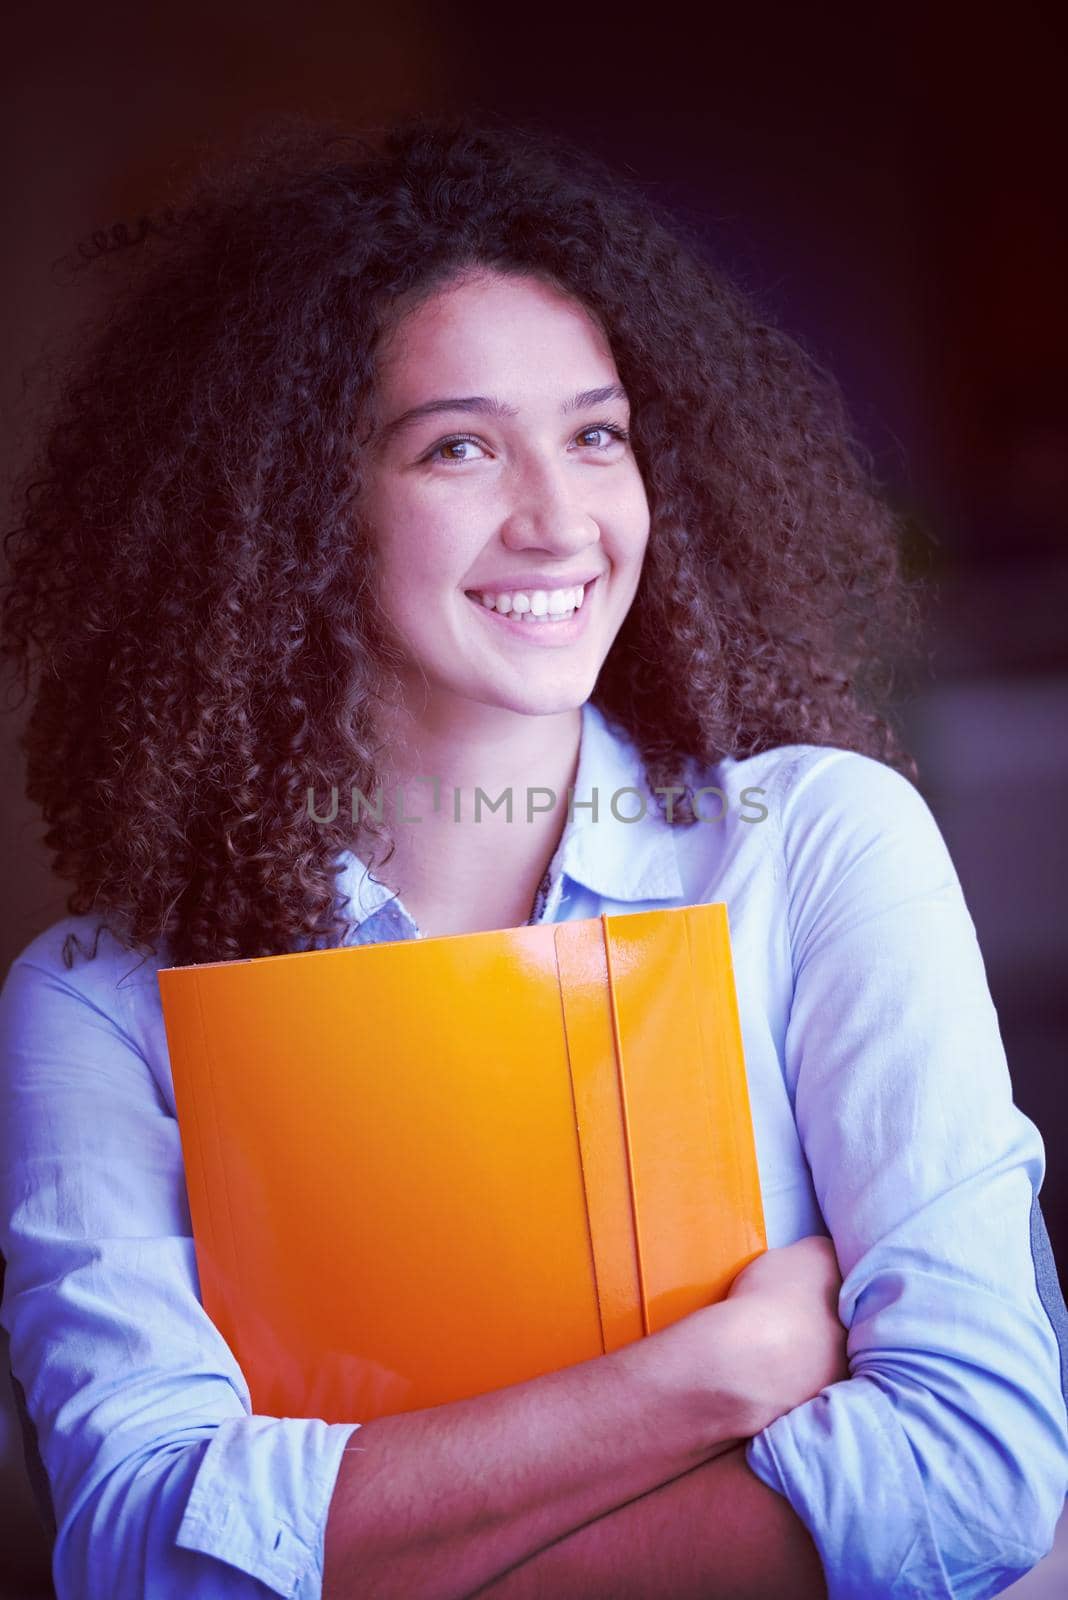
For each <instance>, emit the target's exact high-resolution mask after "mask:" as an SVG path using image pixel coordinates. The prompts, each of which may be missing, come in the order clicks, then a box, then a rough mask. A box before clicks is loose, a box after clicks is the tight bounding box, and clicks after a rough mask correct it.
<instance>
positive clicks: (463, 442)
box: [423, 434, 482, 466]
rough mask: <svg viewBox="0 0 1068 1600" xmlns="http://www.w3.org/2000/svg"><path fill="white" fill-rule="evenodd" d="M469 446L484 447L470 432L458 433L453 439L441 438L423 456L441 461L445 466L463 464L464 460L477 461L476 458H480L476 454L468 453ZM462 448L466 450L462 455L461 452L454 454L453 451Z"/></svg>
mask: <svg viewBox="0 0 1068 1600" xmlns="http://www.w3.org/2000/svg"><path fill="white" fill-rule="evenodd" d="M469 446H471V447H473V448H474V449H476V450H481V449H482V446H481V444H480V443H479V441H478V440H477V439H473V438H471V437H470V435H468V434H456V435H454V436H453V437H452V438H451V439H439V440H438V443H437V444H436V445H435V446H434V448H433V449H432V450H429V451H428V452H427V454H426V455H425V456H424V457H423V460H424V461H440V462H441V463H442V464H443V465H445V466H449V465H454V466H458V465H461V464H462V463H463V462H464V461H475V460H477V459H478V458H477V457H476V456H473V455H468V454H467V450H468V447H469ZM460 450H462V451H463V452H464V453H463V454H462V455H459V454H457V455H454V454H452V452H453V451H460Z"/></svg>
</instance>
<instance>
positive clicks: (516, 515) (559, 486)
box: [500, 462, 601, 557]
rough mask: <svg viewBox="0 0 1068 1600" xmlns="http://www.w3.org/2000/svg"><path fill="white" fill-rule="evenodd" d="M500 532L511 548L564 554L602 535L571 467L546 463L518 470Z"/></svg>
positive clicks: (579, 548) (582, 546) (574, 550)
mask: <svg viewBox="0 0 1068 1600" xmlns="http://www.w3.org/2000/svg"><path fill="white" fill-rule="evenodd" d="M500 533H501V539H502V542H503V543H504V544H505V545H506V546H507V547H508V548H509V549H511V550H545V551H547V552H549V553H551V554H553V555H559V556H564V557H566V556H569V555H573V554H575V553H576V552H577V551H580V550H584V549H586V548H587V546H589V545H591V544H596V543H597V541H598V540H599V539H600V537H601V530H600V528H599V527H598V525H597V521H596V518H595V517H593V516H592V515H591V513H590V511H589V509H588V507H587V506H586V505H584V504H583V503H582V501H581V499H580V497H579V495H578V491H577V485H576V483H575V468H574V466H572V465H571V464H570V463H561V464H560V465H555V464H553V463H548V462H542V463H536V464H531V465H529V466H528V467H527V468H526V469H525V470H524V471H522V472H521V473H517V475H516V478H515V480H514V482H513V484H512V486H511V493H510V499H509V503H508V505H507V507H506V509H505V513H504V517H503V520H502V523H501V529H500Z"/></svg>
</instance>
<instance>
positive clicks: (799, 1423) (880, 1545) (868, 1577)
mask: <svg viewBox="0 0 1068 1600" xmlns="http://www.w3.org/2000/svg"><path fill="white" fill-rule="evenodd" d="M858 1383H861V1384H863V1385H864V1388H865V1391H866V1392H865V1394H864V1396H863V1399H864V1402H865V1404H864V1406H863V1407H862V1408H861V1410H862V1413H863V1414H862V1415H860V1416H859V1417H858V1416H857V1415H856V1410H857V1408H856V1407H855V1406H851V1405H850V1404H849V1401H850V1400H855V1399H857V1398H859V1397H857V1396H856V1395H855V1394H851V1395H846V1394H845V1393H844V1392H843V1391H845V1390H847V1389H853V1388H854V1386H855V1385H856V1384H858ZM745 1458H746V1461H747V1463H748V1465H749V1467H750V1468H751V1469H752V1471H753V1472H755V1473H756V1475H757V1477H758V1478H760V1479H761V1481H762V1482H764V1483H766V1484H767V1485H768V1487H769V1488H770V1489H774V1490H775V1492H776V1493H777V1494H781V1495H782V1496H783V1498H784V1499H786V1500H788V1501H789V1502H790V1504H791V1505H792V1506H793V1508H794V1510H795V1511H796V1512H797V1515H798V1516H799V1517H800V1519H801V1521H802V1522H803V1523H804V1524H805V1527H806V1528H807V1529H808V1531H809V1533H810V1534H811V1535H812V1539H813V1541H814V1543H815V1545H816V1549H817V1551H818V1552H819V1557H820V1560H821V1561H822V1563H823V1571H824V1577H825V1579H826V1582H827V1597H828V1600H953V1596H954V1590H953V1588H952V1586H951V1584H950V1581H949V1577H948V1575H947V1573H946V1569H945V1566H944V1564H943V1562H942V1558H941V1556H940V1554H939V1551H938V1543H937V1540H936V1538H935V1534H934V1530H933V1528H932V1526H931V1521H930V1516H929V1514H928V1507H927V1494H926V1491H925V1489H924V1484H923V1480H922V1478H921V1477H920V1471H919V1468H918V1466H917V1464H916V1458H915V1456H914V1455H913V1453H912V1449H911V1446H910V1445H909V1442H908V1440H907V1438H906V1437H905V1435H904V1432H903V1431H902V1428H901V1424H900V1423H899V1421H898V1419H897V1417H896V1416H895V1415H894V1411H893V1407H892V1406H891V1404H890V1402H889V1400H888V1399H887V1397H886V1395H885V1394H884V1393H883V1392H882V1390H881V1389H880V1388H879V1387H878V1385H876V1384H874V1383H871V1382H870V1381H869V1380H867V1379H864V1378H851V1379H848V1380H846V1381H843V1382H842V1383H839V1384H834V1385H832V1386H831V1387H830V1388H829V1389H825V1390H824V1391H823V1392H822V1393H821V1394H818V1395H816V1396H815V1397H814V1398H813V1399H812V1400H808V1401H806V1402H805V1404H804V1405H801V1406H798V1407H796V1409H795V1410H793V1411H788V1412H786V1413H785V1415H784V1416H781V1417H777V1418H776V1420H775V1421H774V1422H773V1423H771V1424H770V1426H769V1427H767V1428H765V1429H763V1431H762V1432H761V1433H758V1434H756V1435H755V1436H754V1437H753V1438H752V1439H750V1440H749V1443H748V1444H747V1446H746V1451H745Z"/></svg>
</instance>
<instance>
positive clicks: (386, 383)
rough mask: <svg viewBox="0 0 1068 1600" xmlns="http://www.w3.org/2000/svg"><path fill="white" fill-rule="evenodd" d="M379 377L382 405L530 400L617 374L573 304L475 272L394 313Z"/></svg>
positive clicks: (549, 288) (524, 282) (597, 332)
mask: <svg viewBox="0 0 1068 1600" xmlns="http://www.w3.org/2000/svg"><path fill="white" fill-rule="evenodd" d="M377 378H378V382H377V387H378V390H379V393H380V394H381V395H382V396H383V397H384V398H385V397H388V398H389V400H391V401H401V400H403V401H405V402H407V403H415V402H417V401H418V400H421V399H424V398H427V397H428V396H430V395H433V394H444V393H448V394H458V395H466V394H475V393H478V394H486V393H487V392H490V393H493V394H496V395H499V397H501V398H507V397H511V398H513V399H516V400H518V399H519V398H520V396H528V397H529V398H530V399H531V400H534V399H536V398H537V396H538V395H539V394H541V393H545V394H546V396H548V395H549V394H552V395H554V396H555V395H556V394H557V393H558V392H559V391H561V390H563V389H568V391H569V392H573V391H574V390H575V389H579V388H583V387H586V388H593V387H596V386H597V385H599V384H605V383H609V382H613V381H617V380H618V374H617V372H616V366H615V361H614V360H613V357H612V352H611V349H610V347H609V344H608V340H607V339H606V337H605V335H604V333H603V331H602V329H601V328H600V327H599V325H598V324H597V322H596V321H595V320H594V318H593V317H592V316H591V315H590V313H589V312H588V311H587V310H586V308H585V307H584V306H583V305H581V304H580V303H579V302H578V301H577V300H575V299H573V298H572V297H571V296H569V295H567V294H564V293H563V292H562V291H561V290H560V289H558V288H556V287H555V285H553V284H550V283H547V282H545V281H544V280H543V279H540V278H533V277H525V276H524V277H520V276H518V275H512V274H505V273H497V272H490V271H479V272H477V273H472V274H471V275H469V276H467V277H464V278H462V279H460V280H459V281H456V282H453V283H450V284H447V285H446V286H445V287H444V288H442V289H439V290H437V291H436V292H435V293H434V294H432V295H430V296H429V297H428V298H426V299H425V300H422V301H420V302H419V303H418V304H416V305H415V306H414V307H413V308H412V310H411V311H408V312H402V313H401V315H400V317H399V319H398V320H397V322H396V323H395V324H394V326H393V328H392V330H391V332H390V333H389V335H388V337H387V338H386V339H385V340H384V342H383V346H382V349H381V352H380V355H379V359H378V362H377Z"/></svg>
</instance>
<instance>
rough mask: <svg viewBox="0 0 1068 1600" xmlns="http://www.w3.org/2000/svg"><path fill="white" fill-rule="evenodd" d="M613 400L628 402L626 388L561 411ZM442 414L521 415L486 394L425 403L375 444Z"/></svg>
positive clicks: (593, 394)
mask: <svg viewBox="0 0 1068 1600" xmlns="http://www.w3.org/2000/svg"><path fill="white" fill-rule="evenodd" d="M610 400H623V401H626V400H627V391H626V390H625V389H624V388H623V386H622V384H618V383H609V384H606V385H605V387H604V388H603V389H583V390H582V391H581V393H579V394H575V395H572V396H571V399H570V400H565V401H564V403H563V405H562V406H561V407H560V410H561V412H562V413H563V414H564V415H565V416H566V415H567V414H568V413H569V412H572V411H585V410H587V408H588V407H590V406H603V405H607V403H608V402H609V401H610ZM440 411H470V412H474V413H475V414H476V415H478V416H484V417H515V416H518V415H519V408H518V407H517V406H508V405H505V404H504V402H503V400H494V399H493V398H492V397H490V396H487V395H484V394H468V395H450V396H448V397H446V398H444V399H441V400H424V401H423V403H422V405H418V406H412V408H411V410H409V411H403V412H402V413H401V415H400V416H399V417H394V418H393V420H392V421H391V422H387V423H384V424H383V426H382V427H381V428H380V429H379V430H378V434H377V436H376V440H375V442H376V443H377V444H379V445H382V444H386V443H387V442H388V441H389V440H390V439H393V438H395V437H396V435H397V434H398V433H400V432H401V431H402V429H404V428H407V427H410V426H411V424H412V423H413V422H418V421H419V419H420V418H421V417H430V416H434V415H436V414H437V413H438V412H440Z"/></svg>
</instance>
